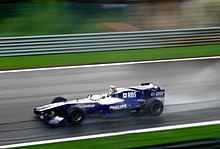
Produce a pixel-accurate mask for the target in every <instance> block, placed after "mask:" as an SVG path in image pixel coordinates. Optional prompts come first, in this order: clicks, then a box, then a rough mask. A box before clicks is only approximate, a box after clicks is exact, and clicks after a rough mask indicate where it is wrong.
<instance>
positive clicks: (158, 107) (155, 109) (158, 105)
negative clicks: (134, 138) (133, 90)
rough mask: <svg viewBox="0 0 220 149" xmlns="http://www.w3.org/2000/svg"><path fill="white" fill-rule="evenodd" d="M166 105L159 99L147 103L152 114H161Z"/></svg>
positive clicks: (148, 110) (149, 112)
mask: <svg viewBox="0 0 220 149" xmlns="http://www.w3.org/2000/svg"><path fill="white" fill-rule="evenodd" d="M163 109H164V105H163V103H162V102H161V101H159V100H151V101H149V103H148V104H147V112H148V114H149V115H151V116H159V115H161V113H162V112H163Z"/></svg>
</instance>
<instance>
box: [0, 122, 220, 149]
mask: <svg viewBox="0 0 220 149" xmlns="http://www.w3.org/2000/svg"><path fill="white" fill-rule="evenodd" d="M216 124H220V120H216V121H208V122H199V123H190V124H180V125H173V126H163V127H156V128H147V129H138V130H128V131H122V132H115V133H105V134H96V135H88V136H80V137H71V138H62V139H54V140H45V141H36V142H28V143H19V144H10V145H3V146H0V149H6V148H15V147H25V146H32V145H42V144H50V143H59V142H66V141H77V140H85V139H94V138H102V137H112V136H118V135H125V134H136V133H145V132H156V131H165V130H173V129H183V128H191V127H200V126H208V125H216ZM54 131H56V130H54Z"/></svg>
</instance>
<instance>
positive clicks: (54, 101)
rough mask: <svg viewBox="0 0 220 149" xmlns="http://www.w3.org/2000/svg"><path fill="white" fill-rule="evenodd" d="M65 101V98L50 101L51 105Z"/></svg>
mask: <svg viewBox="0 0 220 149" xmlns="http://www.w3.org/2000/svg"><path fill="white" fill-rule="evenodd" d="M66 101H67V99H66V98H63V97H56V98H54V99H53V100H52V102H51V103H58V102H66Z"/></svg>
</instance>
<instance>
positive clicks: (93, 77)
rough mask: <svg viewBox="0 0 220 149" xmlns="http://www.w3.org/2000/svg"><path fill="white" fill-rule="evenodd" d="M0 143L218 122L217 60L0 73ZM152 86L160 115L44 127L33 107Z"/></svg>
mask: <svg viewBox="0 0 220 149" xmlns="http://www.w3.org/2000/svg"><path fill="white" fill-rule="evenodd" d="M0 82H1V83H0V145H6V144H14V143H21V142H29V141H39V140H49V139H57V138H65V137H74V136H84V135H91V134H100V133H109V132H118V131H124V130H134V129H140V128H152V127H158V126H168V125H175V124H185V123H191V122H202V121H209V120H219V119H220V115H219V113H220V108H219V107H220V59H210V60H195V61H182V62H166V63H149V64H132V65H122V66H105V67H92V68H75V69H62V70H44V71H31V72H16V73H2V74H0ZM143 82H152V83H155V84H157V85H159V86H161V87H162V88H164V89H165V90H166V98H165V111H164V113H163V114H162V115H161V116H160V117H149V116H141V117H124V118H122V117H120V118H112V119H97V118H90V119H87V120H85V121H84V122H83V123H82V124H81V125H78V126H65V127H60V128H49V127H48V126H46V125H45V124H44V123H43V122H41V121H40V120H38V119H37V118H36V117H35V116H34V114H33V108H34V107H36V106H41V105H44V104H48V103H50V102H51V100H52V99H53V98H54V97H56V96H64V97H66V98H68V99H77V98H84V97H86V96H87V95H88V94H101V93H105V92H107V91H108V88H109V85H111V84H113V85H116V86H118V87H123V86H136V85H140V83H143Z"/></svg>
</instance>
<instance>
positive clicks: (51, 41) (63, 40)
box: [0, 27, 220, 56]
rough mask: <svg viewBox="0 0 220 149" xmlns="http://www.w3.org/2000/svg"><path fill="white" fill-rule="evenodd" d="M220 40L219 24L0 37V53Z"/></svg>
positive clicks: (163, 44) (82, 50)
mask: <svg viewBox="0 0 220 149" xmlns="http://www.w3.org/2000/svg"><path fill="white" fill-rule="evenodd" d="M217 43H220V27H212V28H195V29H177V30H159V31H136V32H112V33H91V34H67V35H48V36H24V37H3V38H0V56H24V55H40V54H59V53H74V52H92V51H109V50H129V49H143V48H159V47H174V46H189V45H204V44H217Z"/></svg>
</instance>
